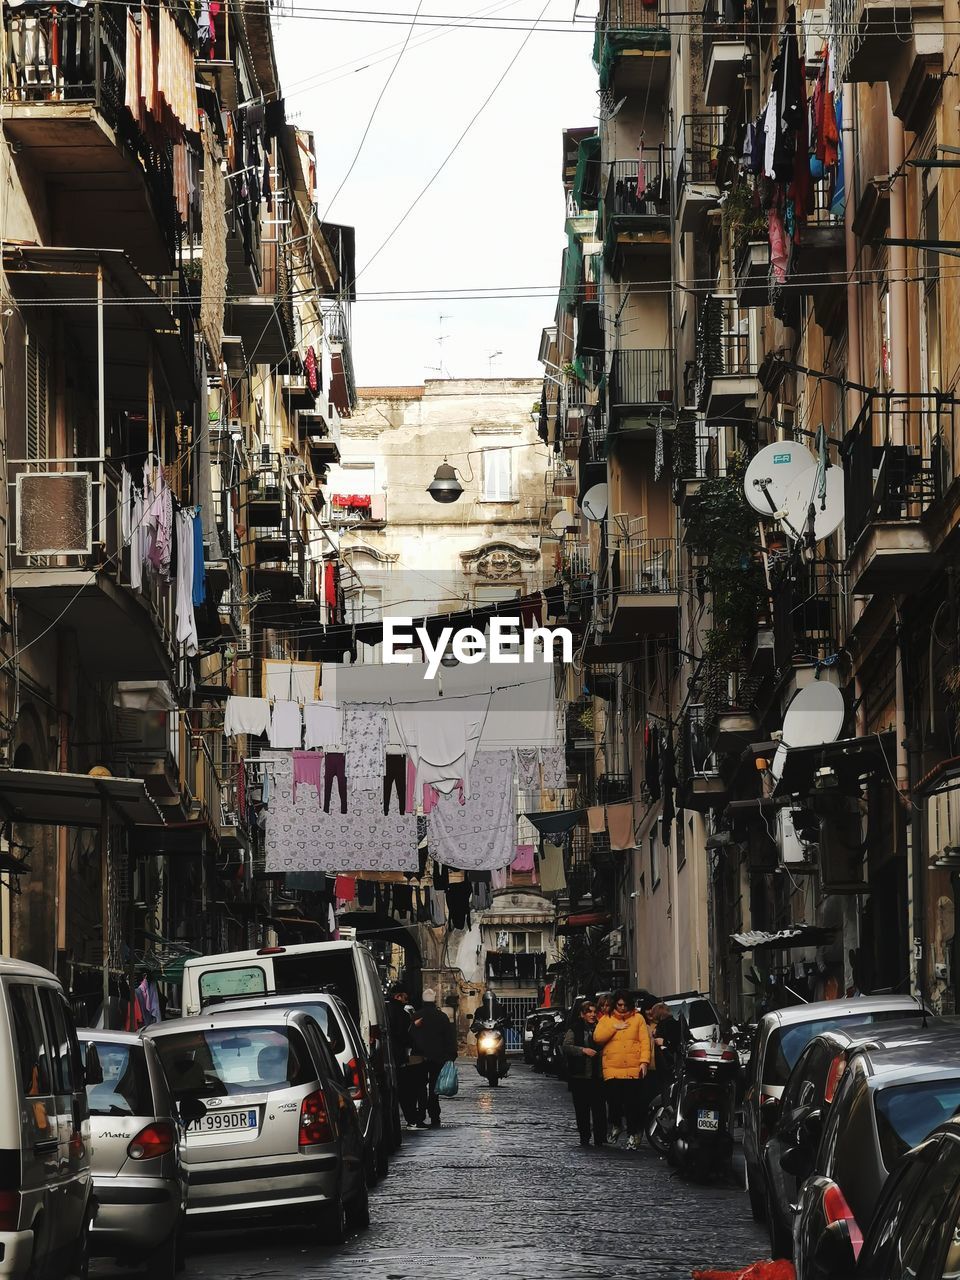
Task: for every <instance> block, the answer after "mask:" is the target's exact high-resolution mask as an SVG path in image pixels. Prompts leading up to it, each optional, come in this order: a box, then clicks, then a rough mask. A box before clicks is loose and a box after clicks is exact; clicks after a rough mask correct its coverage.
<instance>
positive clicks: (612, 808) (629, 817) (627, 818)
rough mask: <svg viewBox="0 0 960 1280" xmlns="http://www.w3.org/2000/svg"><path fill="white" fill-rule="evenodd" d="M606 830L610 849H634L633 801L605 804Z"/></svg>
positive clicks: (635, 845)
mask: <svg viewBox="0 0 960 1280" xmlns="http://www.w3.org/2000/svg"><path fill="white" fill-rule="evenodd" d="M607 830H608V831H609V832H610V848H611V849H618V850H619V849H635V848H636V847H637V842H636V840H634V838H633V803H632V801H631V802H628V803H627V804H608V805H607Z"/></svg>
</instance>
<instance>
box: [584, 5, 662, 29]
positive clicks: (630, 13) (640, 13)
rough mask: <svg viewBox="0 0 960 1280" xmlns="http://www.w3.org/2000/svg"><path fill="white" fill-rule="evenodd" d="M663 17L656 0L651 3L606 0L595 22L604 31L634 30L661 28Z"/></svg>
mask: <svg viewBox="0 0 960 1280" xmlns="http://www.w3.org/2000/svg"><path fill="white" fill-rule="evenodd" d="M664 17H665V15H662V14H661V13H660V5H659V3H658V2H657V0H654V2H653V3H652V4H650V3H644V0H607V2H606V4H605V5H604V6H603V8H602V10H601V12H600V16H599V17H598V19H597V22H598V24H599V26H600V28H601V30H604V31H617V30H620V31H634V30H638V29H641V28H648V27H653V28H662V27H663V26H665V21H664Z"/></svg>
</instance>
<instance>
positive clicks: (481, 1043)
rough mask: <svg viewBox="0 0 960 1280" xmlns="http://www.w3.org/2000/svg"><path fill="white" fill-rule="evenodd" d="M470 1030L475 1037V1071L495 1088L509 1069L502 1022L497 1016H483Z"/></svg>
mask: <svg viewBox="0 0 960 1280" xmlns="http://www.w3.org/2000/svg"><path fill="white" fill-rule="evenodd" d="M471 1030H472V1031H473V1033H474V1035H475V1036H476V1037H477V1072H478V1074H479V1075H481V1076H483V1077H484V1078H485V1079H486V1081H487V1083H488V1084H490V1085H492V1086H493V1087H494V1088H496V1086H497V1085H498V1084H499V1083H500V1081H501V1080H502V1079H503V1077H504V1076H505V1075H506V1074H507V1072H508V1071H509V1070H510V1063H509V1062H508V1061H507V1038H506V1036H505V1035H504V1023H503V1021H502V1020H501V1019H499V1018H484V1019H483V1020H482V1021H479V1022H475V1023H474V1024H473V1027H472V1028H471Z"/></svg>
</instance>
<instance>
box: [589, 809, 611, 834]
mask: <svg viewBox="0 0 960 1280" xmlns="http://www.w3.org/2000/svg"><path fill="white" fill-rule="evenodd" d="M587 827H588V828H589V830H590V834H591V835H599V834H600V832H601V831H606V829H607V817H606V813H605V811H604V808H603V805H602V804H594V805H591V806H590V808H589V809H588V810H587Z"/></svg>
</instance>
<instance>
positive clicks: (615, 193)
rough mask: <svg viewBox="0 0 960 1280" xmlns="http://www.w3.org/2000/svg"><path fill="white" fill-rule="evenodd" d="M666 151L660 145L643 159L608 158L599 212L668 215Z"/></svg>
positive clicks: (657, 216)
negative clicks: (658, 148) (649, 155)
mask: <svg viewBox="0 0 960 1280" xmlns="http://www.w3.org/2000/svg"><path fill="white" fill-rule="evenodd" d="M670 168H671V165H670V153H669V151H668V150H667V149H666V148H665V147H664V148H662V149H661V150H660V151H658V152H657V154H656V155H654V156H653V157H652V158H649V159H645V160H639V159H638V160H611V161H610V173H609V175H608V177H607V193H606V199H605V201H604V206H603V212H604V218H605V219H606V221H607V223H608V224H609V221H610V219H611V218H612V217H617V218H622V217H629V218H658V219H662V218H668V217H669V216H670Z"/></svg>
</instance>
